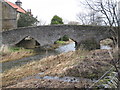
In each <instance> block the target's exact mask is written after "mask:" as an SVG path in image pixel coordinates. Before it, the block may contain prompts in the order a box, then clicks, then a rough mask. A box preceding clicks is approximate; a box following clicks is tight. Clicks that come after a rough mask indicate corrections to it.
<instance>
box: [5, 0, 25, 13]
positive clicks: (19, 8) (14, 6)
mask: <svg viewBox="0 0 120 90" xmlns="http://www.w3.org/2000/svg"><path fill="white" fill-rule="evenodd" d="M4 1H5V2H6V3H8V4H9V5H10V6H12V7H13V8H15V9H17V11H18V12H21V13H26V11H25V10H24V9H22V8H21V7H19V6H17V5H16V4H14V3H11V2H9V1H7V0H4Z"/></svg>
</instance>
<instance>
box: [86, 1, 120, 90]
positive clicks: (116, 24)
mask: <svg viewBox="0 0 120 90" xmlns="http://www.w3.org/2000/svg"><path fill="white" fill-rule="evenodd" d="M86 5H87V6H89V8H91V9H92V10H93V11H95V12H98V13H101V14H102V17H104V18H103V20H104V22H105V24H106V26H108V27H109V31H110V33H111V36H112V38H113V41H114V44H115V46H116V47H117V48H118V49H117V52H118V50H119V47H118V33H119V32H118V31H119V30H120V18H119V16H120V15H119V14H118V3H117V0H86ZM110 54H111V53H110ZM111 56H112V55H111ZM119 61H120V60H119V56H118V59H117V60H115V59H114V58H112V62H113V66H114V67H115V69H116V71H117V72H118V81H119V82H118V88H119V89H120V67H119Z"/></svg>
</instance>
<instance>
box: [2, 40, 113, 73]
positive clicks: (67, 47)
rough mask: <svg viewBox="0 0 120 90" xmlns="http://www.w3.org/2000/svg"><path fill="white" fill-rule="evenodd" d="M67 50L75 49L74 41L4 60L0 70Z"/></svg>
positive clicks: (102, 47)
mask: <svg viewBox="0 0 120 90" xmlns="http://www.w3.org/2000/svg"><path fill="white" fill-rule="evenodd" d="M101 49H111V48H110V47H109V46H101ZM68 51H75V43H74V42H72V43H70V44H67V45H63V46H60V47H59V48H56V49H54V50H46V51H45V50H44V51H41V50H40V49H37V52H38V54H37V55H34V56H29V57H25V58H22V59H19V60H14V61H9V62H4V63H2V64H0V67H1V66H2V70H0V72H4V71H6V70H9V69H11V68H15V67H19V66H22V65H24V64H27V63H28V62H32V61H37V60H40V59H42V58H45V57H47V56H50V55H58V54H60V53H63V52H68Z"/></svg>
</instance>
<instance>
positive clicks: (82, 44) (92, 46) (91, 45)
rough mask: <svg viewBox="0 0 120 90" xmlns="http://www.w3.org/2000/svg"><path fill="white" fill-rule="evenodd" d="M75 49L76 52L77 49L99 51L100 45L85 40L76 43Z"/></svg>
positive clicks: (91, 40)
mask: <svg viewBox="0 0 120 90" xmlns="http://www.w3.org/2000/svg"><path fill="white" fill-rule="evenodd" d="M75 48H76V50H78V49H85V50H95V49H100V43H98V42H97V41H96V40H94V39H87V40H83V41H81V42H76V43H75Z"/></svg>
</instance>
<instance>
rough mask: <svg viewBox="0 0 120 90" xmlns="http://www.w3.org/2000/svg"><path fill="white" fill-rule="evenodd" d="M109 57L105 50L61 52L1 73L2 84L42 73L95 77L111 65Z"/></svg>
mask: <svg viewBox="0 0 120 90" xmlns="http://www.w3.org/2000/svg"><path fill="white" fill-rule="evenodd" d="M110 61H111V58H110V57H109V53H108V52H107V50H94V51H84V50H82V51H81V50H79V51H75V52H73V51H72V52H67V53H62V54H60V55H56V56H49V57H47V58H43V59H41V60H39V61H33V62H31V63H28V64H26V65H24V66H21V67H16V68H14V69H11V70H9V71H7V72H4V73H2V84H3V86H9V85H13V84H16V83H18V81H20V80H21V78H24V77H27V76H31V75H33V76H34V75H35V74H37V73H42V72H44V74H42V75H41V76H46V75H47V76H59V77H64V76H75V77H83V78H88V79H97V78H99V77H100V76H101V75H103V73H105V72H106V70H108V69H109V67H111V64H110Z"/></svg>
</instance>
